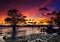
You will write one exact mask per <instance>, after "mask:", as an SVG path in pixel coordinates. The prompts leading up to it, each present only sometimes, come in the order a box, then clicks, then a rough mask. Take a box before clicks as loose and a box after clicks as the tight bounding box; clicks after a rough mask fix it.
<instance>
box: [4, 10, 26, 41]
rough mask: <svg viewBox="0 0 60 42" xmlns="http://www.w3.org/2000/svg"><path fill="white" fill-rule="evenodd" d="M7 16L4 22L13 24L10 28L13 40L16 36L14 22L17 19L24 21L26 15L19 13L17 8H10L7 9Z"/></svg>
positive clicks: (17, 20)
mask: <svg viewBox="0 0 60 42" xmlns="http://www.w3.org/2000/svg"><path fill="white" fill-rule="evenodd" d="M8 16H9V17H8V18H6V19H5V21H6V22H9V23H11V25H12V26H13V28H12V39H13V40H15V37H16V24H17V23H18V22H19V21H22V22H25V18H26V16H23V15H22V14H21V13H20V14H19V13H18V10H16V9H10V10H9V11H8Z"/></svg>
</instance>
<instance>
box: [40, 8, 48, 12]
mask: <svg viewBox="0 0 60 42" xmlns="http://www.w3.org/2000/svg"><path fill="white" fill-rule="evenodd" d="M42 10H46V11H48V8H47V7H43V8H40V9H39V11H42Z"/></svg>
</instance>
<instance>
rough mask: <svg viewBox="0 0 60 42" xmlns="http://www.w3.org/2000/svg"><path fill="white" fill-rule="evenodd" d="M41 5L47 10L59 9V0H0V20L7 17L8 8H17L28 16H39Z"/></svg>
mask: <svg viewBox="0 0 60 42" xmlns="http://www.w3.org/2000/svg"><path fill="white" fill-rule="evenodd" d="M42 7H47V8H48V9H49V11H47V12H51V11H54V10H56V11H59V10H60V0H0V22H2V21H3V20H4V19H5V18H6V17H7V12H8V10H9V9H17V10H19V13H22V14H23V15H25V16H27V17H28V18H35V17H38V18H39V17H40V16H39V15H40V13H39V8H42ZM42 17H43V16H42Z"/></svg>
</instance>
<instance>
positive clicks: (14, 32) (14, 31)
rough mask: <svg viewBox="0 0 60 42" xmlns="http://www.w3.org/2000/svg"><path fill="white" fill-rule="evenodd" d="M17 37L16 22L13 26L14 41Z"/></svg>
mask: <svg viewBox="0 0 60 42" xmlns="http://www.w3.org/2000/svg"><path fill="white" fill-rule="evenodd" d="M15 39H16V24H14V25H13V28H12V40H13V41H14V40H15Z"/></svg>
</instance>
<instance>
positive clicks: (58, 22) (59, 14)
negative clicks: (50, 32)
mask: <svg viewBox="0 0 60 42" xmlns="http://www.w3.org/2000/svg"><path fill="white" fill-rule="evenodd" d="M56 16H57V19H56V22H57V25H58V26H59V29H58V30H59V31H58V33H59V34H60V11H59V12H58V13H57V14H56Z"/></svg>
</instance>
